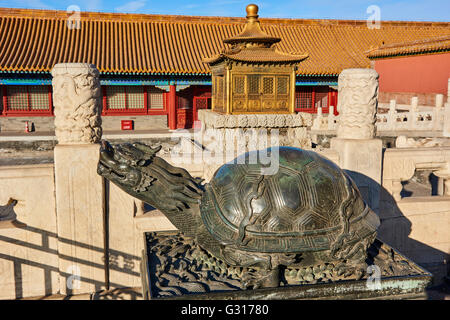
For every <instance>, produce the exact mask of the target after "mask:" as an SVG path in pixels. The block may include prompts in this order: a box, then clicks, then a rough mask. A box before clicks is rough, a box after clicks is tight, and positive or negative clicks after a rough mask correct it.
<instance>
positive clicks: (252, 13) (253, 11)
mask: <svg viewBox="0 0 450 320" xmlns="http://www.w3.org/2000/svg"><path fill="white" fill-rule="evenodd" d="M245 10H246V11H247V19H249V18H256V19H258V6H257V5H256V4H249V5H248V6H247V8H245Z"/></svg>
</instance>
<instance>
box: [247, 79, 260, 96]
mask: <svg viewBox="0 0 450 320" xmlns="http://www.w3.org/2000/svg"><path fill="white" fill-rule="evenodd" d="M247 79H248V93H249V94H258V93H259V76H257V75H249V76H248V77H247Z"/></svg>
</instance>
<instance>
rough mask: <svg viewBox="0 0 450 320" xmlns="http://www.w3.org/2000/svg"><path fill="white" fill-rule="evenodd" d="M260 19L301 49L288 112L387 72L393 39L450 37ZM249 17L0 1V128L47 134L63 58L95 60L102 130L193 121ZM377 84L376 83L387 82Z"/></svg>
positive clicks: (435, 30) (328, 100)
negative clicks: (54, 72)
mask: <svg viewBox="0 0 450 320" xmlns="http://www.w3.org/2000/svg"><path fill="white" fill-rule="evenodd" d="M259 20H260V22H261V30H262V31H263V32H264V33H265V34H267V35H269V37H274V38H277V39H278V38H279V39H281V41H280V42H279V43H276V50H277V52H279V54H281V55H282V54H286V55H291V56H299V55H302V54H306V55H307V58H306V59H304V60H302V61H301V62H299V64H298V68H297V69H296V71H295V82H294V91H295V92H294V93H295V95H294V96H295V99H294V112H300V111H301V112H316V110H317V108H318V107H322V111H323V112H324V113H327V112H328V108H329V107H330V106H334V107H336V105H337V92H336V88H337V77H338V75H339V73H340V72H341V71H342V70H343V69H347V68H370V67H371V66H372V67H373V65H374V64H375V68H376V69H377V70H378V68H381V69H383V64H389V61H388V60H389V59H382V60H377V59H378V58H379V57H381V56H382V52H387V51H389V50H390V49H389V48H390V47H389V46H392V45H393V46H395V45H396V44H398V43H406V45H407V46H408V44H411V43H413V44H414V43H422V44H423V43H426V41H428V40H429V39H431V38H433V39H434V38H436V37H437V38H439V39H443V38H442V37H444V38H445V37H448V36H450V23H448V22H394V21H382V22H381V25H380V28H378V29H376V28H372V27H371V26H370V25H369V26H368V25H367V22H366V21H363V20H362V21H356V20H310V19H269V18H261V19H259ZM245 23H246V19H245V18H234V17H194V16H172V15H148V14H120V13H91V12H81V13H80V15H79V19H78V18H76V19H75V18H73V16H71V15H70V14H68V13H67V12H65V11H50V10H31V9H7V8H0V96H1V99H0V131H23V129H24V127H23V122H25V121H30V122H32V123H33V124H34V127H35V129H36V131H52V125H53V121H50V120H51V119H52V118H51V117H52V116H53V105H52V88H51V75H50V71H51V69H52V67H53V66H54V65H55V64H56V63H62V62H87V63H92V64H94V65H95V66H96V67H97V68H98V70H99V71H100V80H101V85H102V98H103V99H102V103H103V110H102V116H103V123H104V124H103V125H104V128H105V130H119V129H120V128H121V122H120V121H121V120H124V119H133V120H134V128H135V129H136V130H141V129H153V128H167V127H169V128H170V129H176V128H191V127H192V126H193V123H194V121H195V120H196V119H197V111H198V110H199V109H202V108H210V107H211V72H210V69H209V66H208V64H207V63H205V59H207V58H208V57H214V56H216V55H217V54H219V53H220V52H226V51H227V50H229V49H230V48H231V44H229V43H227V42H226V41H225V43H224V40H225V39H232V38H233V37H236V36H238V35H239V34H240V33H241V32H242V29H243V28H244V25H245ZM422 47H423V45H422ZM433 48H435V50H434V51H433V53H440V52H441V53H442V52H447V51H448V50H449V48H448V46H447V47H445V46H444V47H442V46H435V47H433ZM224 50H225V51H224ZM377 50H378V51H377ZM383 50H384V51H383ZM396 50H397V51H396V52H397V53H398V52H400V54H401V52H403V51H401V50H400V49H399V48H397V49H396ZM405 50H406V49H405ZM377 52H378V53H380V56H376V54H377ZM405 52H406V54H407V52H408V51H405ZM397 56H398V54H397ZM436 57H437V56H436ZM371 59H372V60H371ZM447 59H448V56H447ZM385 60H386V61H387V62H383V61H385ZM447 61H448V60H447ZM433 63H435V62H433ZM437 63H438V64H439V62H437ZM419 64H420V62H419ZM414 68H416V69H417V67H414ZM381 69H380V70H381ZM382 72H386V71H380V74H381V73H382ZM410 80H411V79H410ZM383 81H385V80H384V79H383V78H382V77H380V89H382V88H383V86H389V85H390V84H388V83H387V82H386V84H385V82H383ZM411 81H413V80H411ZM413 82H414V81H413ZM391 86H392V85H391ZM431 90H432V89H431ZM334 110H335V112H339V110H336V108H334ZM168 118H169V119H172V120H171V121H168Z"/></svg>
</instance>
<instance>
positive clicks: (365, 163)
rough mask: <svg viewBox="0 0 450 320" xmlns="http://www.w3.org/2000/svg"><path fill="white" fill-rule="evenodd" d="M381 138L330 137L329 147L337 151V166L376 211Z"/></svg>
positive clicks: (377, 207)
mask: <svg viewBox="0 0 450 320" xmlns="http://www.w3.org/2000/svg"><path fill="white" fill-rule="evenodd" d="M382 148H383V143H382V141H381V139H362V140H356V139H340V138H333V139H331V149H333V150H335V151H336V152H338V153H339V166H340V167H341V168H342V169H345V170H346V171H347V173H348V174H349V175H350V177H351V178H352V179H353V181H354V182H355V183H356V185H357V186H358V189H359V191H360V192H361V195H362V196H363V198H364V200H365V201H366V203H367V204H368V205H369V207H370V208H371V209H372V210H374V211H375V212H377V213H378V210H379V202H380V190H381V187H380V185H381V172H382V171H381V169H382V167H381V165H382V161H381V160H382Z"/></svg>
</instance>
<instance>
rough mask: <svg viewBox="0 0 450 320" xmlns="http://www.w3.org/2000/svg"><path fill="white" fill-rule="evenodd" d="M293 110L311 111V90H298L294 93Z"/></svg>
mask: <svg viewBox="0 0 450 320" xmlns="http://www.w3.org/2000/svg"><path fill="white" fill-rule="evenodd" d="M295 109H300V111H301V109H312V88H300V89H299V91H298V92H296V93H295Z"/></svg>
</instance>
